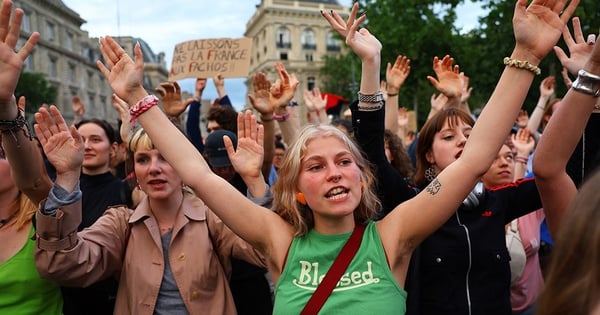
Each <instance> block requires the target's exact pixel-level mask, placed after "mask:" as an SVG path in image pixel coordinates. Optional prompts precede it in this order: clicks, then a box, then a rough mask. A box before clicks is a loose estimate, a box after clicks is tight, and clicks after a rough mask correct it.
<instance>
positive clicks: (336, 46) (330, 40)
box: [327, 32, 341, 51]
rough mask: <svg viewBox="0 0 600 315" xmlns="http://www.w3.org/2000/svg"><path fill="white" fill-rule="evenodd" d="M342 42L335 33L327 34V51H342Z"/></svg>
mask: <svg viewBox="0 0 600 315" xmlns="http://www.w3.org/2000/svg"><path fill="white" fill-rule="evenodd" d="M340 47H341V45H340V40H339V39H337V37H336V35H335V33H334V32H328V33H327V51H340Z"/></svg>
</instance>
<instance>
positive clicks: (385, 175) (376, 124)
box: [351, 103, 542, 315]
mask: <svg viewBox="0 0 600 315" xmlns="http://www.w3.org/2000/svg"><path fill="white" fill-rule="evenodd" d="M356 105H357V104H356V103H355V104H352V105H351V110H352V118H353V126H354V129H355V130H354V133H355V135H356V138H357V142H358V143H359V144H360V145H361V147H362V149H363V150H364V151H365V154H366V156H367V157H368V159H369V160H370V161H371V163H373V164H374V165H375V166H376V176H377V180H378V186H377V187H378V193H379V195H380V196H381V198H382V203H383V214H384V215H385V214H387V213H389V211H391V210H392V209H393V208H394V207H395V206H397V205H398V204H399V203H401V202H403V201H405V200H407V199H409V198H412V196H414V194H412V195H411V193H410V192H411V191H412V192H414V190H413V188H412V187H411V186H410V185H409V184H408V183H406V181H404V180H403V179H402V178H400V175H399V174H398V173H397V172H395V171H394V170H393V168H391V165H389V163H387V160H385V154H384V144H383V131H384V117H385V112H384V110H383V109H382V110H378V111H373V112H361V111H358V110H357V107H356ZM386 164H387V166H386ZM390 169H391V170H390ZM541 206H542V205H541V200H540V198H539V194H538V192H537V187H536V185H535V181H534V180H533V179H528V180H522V181H518V182H517V183H514V184H510V185H505V186H500V187H496V188H494V189H489V190H486V191H485V194H484V196H483V198H481V199H480V200H479V206H477V207H474V208H472V209H467V208H466V207H464V206H462V207H461V208H459V209H458V210H457V212H456V213H455V214H454V215H453V216H452V217H451V218H450V219H449V220H448V221H447V222H446V223H445V224H444V225H443V226H442V227H440V228H439V229H438V230H437V231H435V232H434V233H433V234H432V235H430V236H429V237H428V238H427V239H425V241H423V243H421V245H419V247H418V248H417V249H416V250H415V252H414V253H413V256H412V258H411V263H410V266H409V270H408V275H407V279H406V283H405V286H404V287H405V290H406V291H407V293H408V299H407V314H436V315H437V314H465V315H468V314H485V315H493V314H511V306H510V266H509V259H510V258H509V257H510V256H509V254H508V250H507V249H506V240H505V230H504V225H505V224H507V223H508V222H510V221H512V220H513V219H515V218H517V217H519V216H522V215H525V214H527V213H530V212H533V211H535V210H537V209H539V208H541ZM469 309H470V310H471V312H469Z"/></svg>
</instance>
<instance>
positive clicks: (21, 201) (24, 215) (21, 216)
mask: <svg viewBox="0 0 600 315" xmlns="http://www.w3.org/2000/svg"><path fill="white" fill-rule="evenodd" d="M15 204H16V205H17V207H18V210H17V214H16V218H15V220H14V221H13V223H9V224H11V225H15V227H16V228H17V231H18V230H21V229H22V228H24V227H25V226H26V225H27V224H29V222H31V218H33V215H34V214H35V212H36V211H37V209H38V208H37V206H36V204H35V203H33V201H31V200H30V199H29V198H27V196H25V194H24V193H22V192H19V195H18V196H17V199H16V200H15Z"/></svg>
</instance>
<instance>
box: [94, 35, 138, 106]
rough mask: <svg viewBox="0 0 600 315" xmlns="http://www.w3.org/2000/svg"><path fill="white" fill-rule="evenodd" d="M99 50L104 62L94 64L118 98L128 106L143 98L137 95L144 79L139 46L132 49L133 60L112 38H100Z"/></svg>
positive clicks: (136, 45)
mask: <svg viewBox="0 0 600 315" xmlns="http://www.w3.org/2000/svg"><path fill="white" fill-rule="evenodd" d="M100 50H101V51H102V56H103V57H104V62H105V63H106V65H104V64H103V63H102V61H100V60H98V61H97V62H96V64H97V65H98V68H99V69H100V71H101V72H102V74H104V76H105V77H106V79H107V80H108V83H109V84H110V87H111V88H112V89H113V91H114V92H115V94H117V96H118V97H120V98H122V99H123V100H125V101H126V102H127V103H128V104H135V103H136V102H137V101H138V100H140V99H141V98H142V97H143V96H142V95H136V94H139V91H140V89H142V90H143V85H142V80H143V78H144V58H143V56H142V49H141V48H140V44H139V43H136V44H135V47H134V49H133V51H134V55H135V60H132V59H131V57H129V55H128V54H127V53H126V52H125V50H124V49H123V48H122V47H121V45H119V43H117V42H116V41H115V40H114V39H113V38H112V37H110V36H105V37H101V38H100Z"/></svg>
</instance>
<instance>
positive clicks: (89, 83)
mask: <svg viewBox="0 0 600 315" xmlns="http://www.w3.org/2000/svg"><path fill="white" fill-rule="evenodd" d="M87 76H88V80H87V87H88V88H94V87H95V85H94V73H93V72H92V71H88V72H87Z"/></svg>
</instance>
